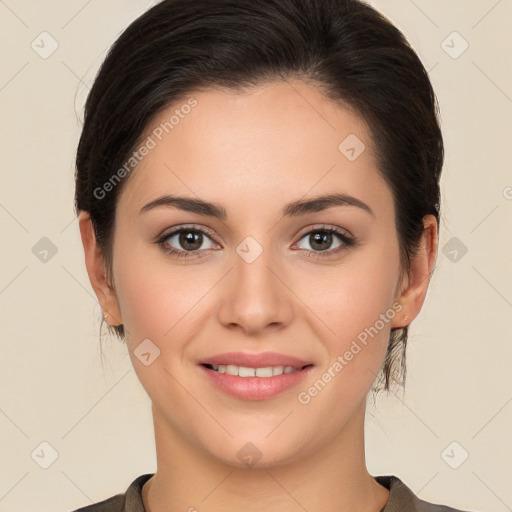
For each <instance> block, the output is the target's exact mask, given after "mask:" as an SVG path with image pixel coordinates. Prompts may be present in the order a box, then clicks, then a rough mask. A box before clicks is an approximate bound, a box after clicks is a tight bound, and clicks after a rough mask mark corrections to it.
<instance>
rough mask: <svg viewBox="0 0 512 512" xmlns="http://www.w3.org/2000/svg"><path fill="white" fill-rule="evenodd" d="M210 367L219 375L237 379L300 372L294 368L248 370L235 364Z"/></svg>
mask: <svg viewBox="0 0 512 512" xmlns="http://www.w3.org/2000/svg"><path fill="white" fill-rule="evenodd" d="M211 366H212V369H213V370H215V371H218V372H219V373H227V374H228V375H235V376H237V377H273V376H275V375H282V374H283V373H293V372H296V371H298V370H300V368H296V367H295V366H266V367H264V368H248V367H247V366H236V365H235V364H219V365H214V364H212V365H211Z"/></svg>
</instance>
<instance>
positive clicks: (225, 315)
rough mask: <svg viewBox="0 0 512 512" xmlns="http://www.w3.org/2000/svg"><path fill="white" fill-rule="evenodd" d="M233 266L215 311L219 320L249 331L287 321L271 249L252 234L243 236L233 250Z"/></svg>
mask: <svg viewBox="0 0 512 512" xmlns="http://www.w3.org/2000/svg"><path fill="white" fill-rule="evenodd" d="M265 240H267V241H268V240H269V238H268V237H267V238H266V239H265ZM233 266H234V268H233V271H232V272H231V273H230V283H229V286H228V287H227V290H226V292H225V296H224V300H223V301H222V305H221V308H220V311H219V319H220V321H221V322H222V323H223V324H224V325H225V326H233V325H235V324H236V325H238V326H239V328H242V329H243V330H245V331H247V332H251V333H255V332H257V331H259V330H261V329H264V328H265V327H266V326H268V325H274V326H276V325H284V324H286V323H288V322H289V321H290V315H291V304H290V303H289V301H290V297H289V293H287V289H286V286H285V285H284V284H283V283H282V282H281V280H280V279H279V278H278V277H277V275H279V274H280V272H279V268H278V267H279V262H278V260H277V257H276V254H275V252H274V251H273V250H272V249H271V248H270V247H268V246H267V247H264V246H263V243H259V242H258V241H257V240H256V239H255V238H253V237H247V238H246V239H244V240H243V241H242V242H241V243H240V244H239V245H238V246H237V248H236V252H235V253H234V254H233ZM281 273H282V272H281Z"/></svg>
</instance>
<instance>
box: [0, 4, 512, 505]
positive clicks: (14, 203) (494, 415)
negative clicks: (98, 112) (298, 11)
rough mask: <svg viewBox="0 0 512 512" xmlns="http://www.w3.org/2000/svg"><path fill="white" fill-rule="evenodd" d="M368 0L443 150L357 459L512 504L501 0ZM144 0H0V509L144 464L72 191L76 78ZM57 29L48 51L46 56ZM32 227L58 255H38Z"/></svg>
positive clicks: (419, 483)
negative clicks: (425, 86)
mask: <svg viewBox="0 0 512 512" xmlns="http://www.w3.org/2000/svg"><path fill="white" fill-rule="evenodd" d="M373 4H374V5H375V6H376V7H378V8H379V9H381V10H382V12H384V13H385V14H386V15H388V16H389V17H390V18H391V20H392V21H393V22H394V23H395V24H397V25H398V27H399V28H401V29H402V30H403V31H404V32H405V34H406V36H407V37H408V38H409V40H410V42H411V43H412V45H413V46H414V47H415V49H416V50H417V51H418V52H419V54H420V56H421V58H422V60H423V62H424V64H425V67H426V68H427V69H428V70H429V71H430V74H431V78H432V81H433V84H434V88H435V89H436V91H437V94H438V97H439V101H440V104H441V109H442V124H443V130H444V135H445V142H446V164H445V168H444V176H443V181H442V189H443V193H444V201H443V209H444V216H443V222H442V226H441V229H442V230H441V246H440V247H441V250H440V253H439V258H438V265H437V270H436V273H435V277H434V279H433V281H432V285H431V289H430V291H429V294H428V297H427V302H426V304H425V306H424V310H423V312H422V314H421V316H420V318H419V319H418V320H417V321H415V322H414V323H413V327H412V329H411V338H410V340H411V341H410V345H409V351H408V369H409V371H408V384H407V387H406V391H405V393H399V394H398V395H397V396H394V395H391V397H390V398H385V397H381V398H379V399H378V400H377V403H376V406H373V405H372V404H370V405H369V408H368V419H367V462H368V466H369V470H370V472H371V473H372V474H396V475H398V476H399V477H400V478H402V479H403V480H404V481H405V482H406V483H407V484H408V485H409V486H410V487H411V488H412V490H413V491H414V492H415V493H417V494H418V495H419V496H420V497H421V498H423V499H425V500H428V501H433V502H437V503H444V504H448V505H451V506H456V507H458V508H461V509H469V510H479V511H484V510H485V511H496V512H501V511H505V510H511V508H512V485H511V478H512V468H511V460H512V436H511V434H510V432H511V425H512V421H511V420H512V378H511V362H512V343H511V340H512V322H511V317H512V272H511V270H510V262H511V261H512V242H511V232H512V231H511V227H512V222H511V221H512V173H511V171H510V163H509V162H510V161H511V156H512V154H511V130H510V121H511V118H512V74H511V68H510V56H511V50H512V36H511V32H510V20H511V19H512V1H511V0H500V1H497V0H471V1H469V0H451V1H449V2H448V1H427V0H414V1H413V0H391V1H385V0H379V1H375V2H373ZM149 5H150V2H148V1H143V0H108V1H99V0H89V1H85V0H68V1H67V2H62V1H57V0H53V1H51V0H41V1H39V2H36V1H30V2H29V1H28V0H6V1H0V38H1V46H0V55H1V66H0V109H1V125H0V130H1V133H0V143H1V153H0V154H1V165H2V172H1V174H0V222H1V224H0V225H1V232H0V236H1V243H2V245H1V247H2V250H1V260H0V261H1V265H0V315H1V317H0V325H1V344H2V356H3V357H2V358H1V359H0V376H1V377H0V378H1V387H0V446H1V451H0V455H1V457H0V474H1V475H2V477H1V478H0V511H9V512H28V511H36V510H37V511H39V512H50V511H51V512H58V511H61V512H69V511H70V510H73V509H74V508H77V507H79V506H84V505H87V504H89V503H91V502H96V501H99V500H101V499H105V498H107V497H109V496H111V495H113V494H115V493H117V492H121V491H124V490H125V489H126V487H127V486H128V484H129V483H130V482H131V481H132V480H133V479H134V478H135V477H136V476H138V475H140V474H142V473H146V472H153V471H154V470H155V453H154V441H153V431H152V420H151V415H150V403H149V399H148V398H147V396H146V395H145V392H144V391H143V389H142V387H141V385H140V384H139V382H138V380H137V378H136V376H135V373H134V371H133V370H132V369H131V364H130V361H129V358H128V355H127V354H126V353H125V350H124V346H122V345H120V344H119V342H117V341H116V340H110V339H108V337H106V338H104V343H103V346H104V351H105V357H104V367H102V363H101V359H100V354H99V343H98V335H99V313H100V310H99V307H98V304H97V301H96V298H95V296H94V294H93V292H92V288H91V287H90V284H89V281H88V277H87V274H86V271H85V265H84V261H83V252H82V246H81V242H80V238H79V232H78V225H77V222H76V219H75V218H74V214H73V203H72V201H73V192H74V183H73V172H74V166H73V159H74V152H75V148H76V143H77V140H78V137H79V133H80V119H81V116H82V106H83V102H84V99H85V96H86V94H87V91H88V87H89V86H90V84H91V81H92V79H93V77H94V74H95V72H96V70H97V68H98V66H99V64H100V62H101V60H102V58H103V57H104V55H105V52H106V49H107V48H108V47H109V46H110V45H111V44H112V43H113V41H114V40H115V39H116V37H117V36H118V35H119V33H120V32H121V31H122V30H123V29H124V28H125V27H126V26H127V25H128V23H129V22H130V21H132V20H133V19H134V18H136V17H137V16H138V15H140V14H141V13H142V12H143V11H144V10H145V9H147V7H148V6H149ZM44 31H46V32H48V33H49V34H51V36H47V35H43V36H40V34H41V33H42V32H44ZM454 31H457V32H458V35H457V34H455V35H453V34H452V33H453V32H454ZM50 37H51V38H53V39H54V40H55V41H56V42H57V44H58V48H57V49H56V51H55V52H54V53H53V54H52V55H49V56H46V55H45V56H46V57H47V58H42V57H41V55H40V54H41V53H42V52H44V51H47V52H48V51H49V50H51V48H52V47H51V45H52V40H51V39H50ZM42 38H45V39H43V42H41V41H42ZM33 41H34V47H35V49H33V48H32V47H31V44H32V42H33ZM443 41H445V42H444V43H443ZM464 41H467V43H468V44H469V46H468V48H467V49H466V51H465V52H463V53H462V54H461V55H458V54H459V53H460V51H461V50H462V49H464V45H465V43H464ZM53 44H55V43H53ZM36 50H37V51H36ZM38 52H39V53H38ZM450 54H451V55H450ZM454 56H457V58H454ZM43 237H46V238H48V239H49V240H50V241H51V243H52V244H53V245H54V246H55V249H56V251H57V252H56V253H55V254H53V255H52V252H49V253H47V255H46V261H41V258H42V257H43V255H44V253H41V252H40V251H42V250H43V249H44V248H46V249H47V248H48V246H49V242H48V240H43V241H42V242H41V241H40V240H41V239H42V238H43ZM454 238H455V239H454ZM448 242H449V244H450V245H448V246H447V247H445V245H446V244H447V243H448ZM454 244H455V245H454ZM462 244H464V246H465V247H467V253H466V254H463V253H462V251H461V247H463V246H462ZM34 247H35V248H34ZM42 248H43V249H42ZM454 250H455V251H456V252H454ZM461 256H462V257H461ZM454 441H455V442H456V443H458V444H455V445H451V446H449V445H450V444H451V443H452V442H454ZM43 442H46V443H49V445H51V446H48V445H46V444H43V445H41V443H43ZM447 447H448V449H447ZM52 450H55V452H57V454H58V457H57V459H56V460H55V461H54V462H53V463H52V464H51V465H50V466H49V467H48V468H47V469H43V468H42V467H41V465H47V464H49V463H50V462H52V453H54V452H53V451H52ZM466 451H467V452H468V454H469V457H468V458H467V460H465V461H464V462H463V463H462V464H461V462H462V460H463V458H464V454H465V452H466ZM448 462H449V463H450V464H451V465H452V466H458V465H459V464H460V466H459V467H458V468H457V469H454V468H452V467H450V465H449V464H448Z"/></svg>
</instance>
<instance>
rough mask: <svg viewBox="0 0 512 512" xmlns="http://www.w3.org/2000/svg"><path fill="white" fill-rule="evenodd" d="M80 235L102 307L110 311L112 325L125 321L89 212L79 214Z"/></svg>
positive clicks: (90, 279) (94, 287)
mask: <svg viewBox="0 0 512 512" xmlns="http://www.w3.org/2000/svg"><path fill="white" fill-rule="evenodd" d="M78 223H79V226H80V236H81V237H82V245H83V246H84V255H85V266H86V268H87V273H88V274H89V281H90V282H91V285H92V287H93V289H94V292H95V293H96V297H98V301H99V303H100V306H101V309H102V310H103V312H104V313H108V315H109V316H107V319H108V322H107V323H109V324H111V325H120V324H122V323H123V321H122V317H121V312H120V309H119V303H118V300H117V295H116V292H115V289H114V288H113V287H112V286H111V285H110V284H109V283H108V280H107V274H106V263H105V258H104V256H103V253H102V252H101V250H100V248H99V247H98V244H97V242H96V235H95V234H94V229H93V226H92V221H91V218H90V216H89V213H88V212H84V211H81V212H80V213H79V214H78Z"/></svg>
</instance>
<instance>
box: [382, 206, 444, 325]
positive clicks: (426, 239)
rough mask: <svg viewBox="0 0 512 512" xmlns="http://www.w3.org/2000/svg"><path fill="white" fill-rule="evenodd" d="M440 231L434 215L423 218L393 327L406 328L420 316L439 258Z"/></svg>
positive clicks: (399, 298) (399, 296)
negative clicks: (420, 232)
mask: <svg viewBox="0 0 512 512" xmlns="http://www.w3.org/2000/svg"><path fill="white" fill-rule="evenodd" d="M437 246H438V229H437V220H436V218H435V217H434V216H433V215H426V216H425V217H424V218H423V234H422V237H421V240H420V244H419V247H418V250H417V252H416V254H412V255H411V257H410V270H409V274H408V276H406V278H405V279H404V280H403V286H402V289H401V291H400V293H399V294H398V296H397V298H396V300H397V302H399V303H400V304H401V306H402V309H401V310H400V314H398V315H396V316H395V318H394V319H393V322H392V323H391V326H392V327H397V328H399V327H406V326H407V325H409V324H410V323H411V322H412V321H413V320H414V319H415V318H416V317H417V316H418V314H419V312H420V311H421V308H422V306H423V302H424V301H425V297H426V295H427V290H428V285H429V283H430V277H431V275H432V271H433V269H434V264H435V261H436V257H437Z"/></svg>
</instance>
